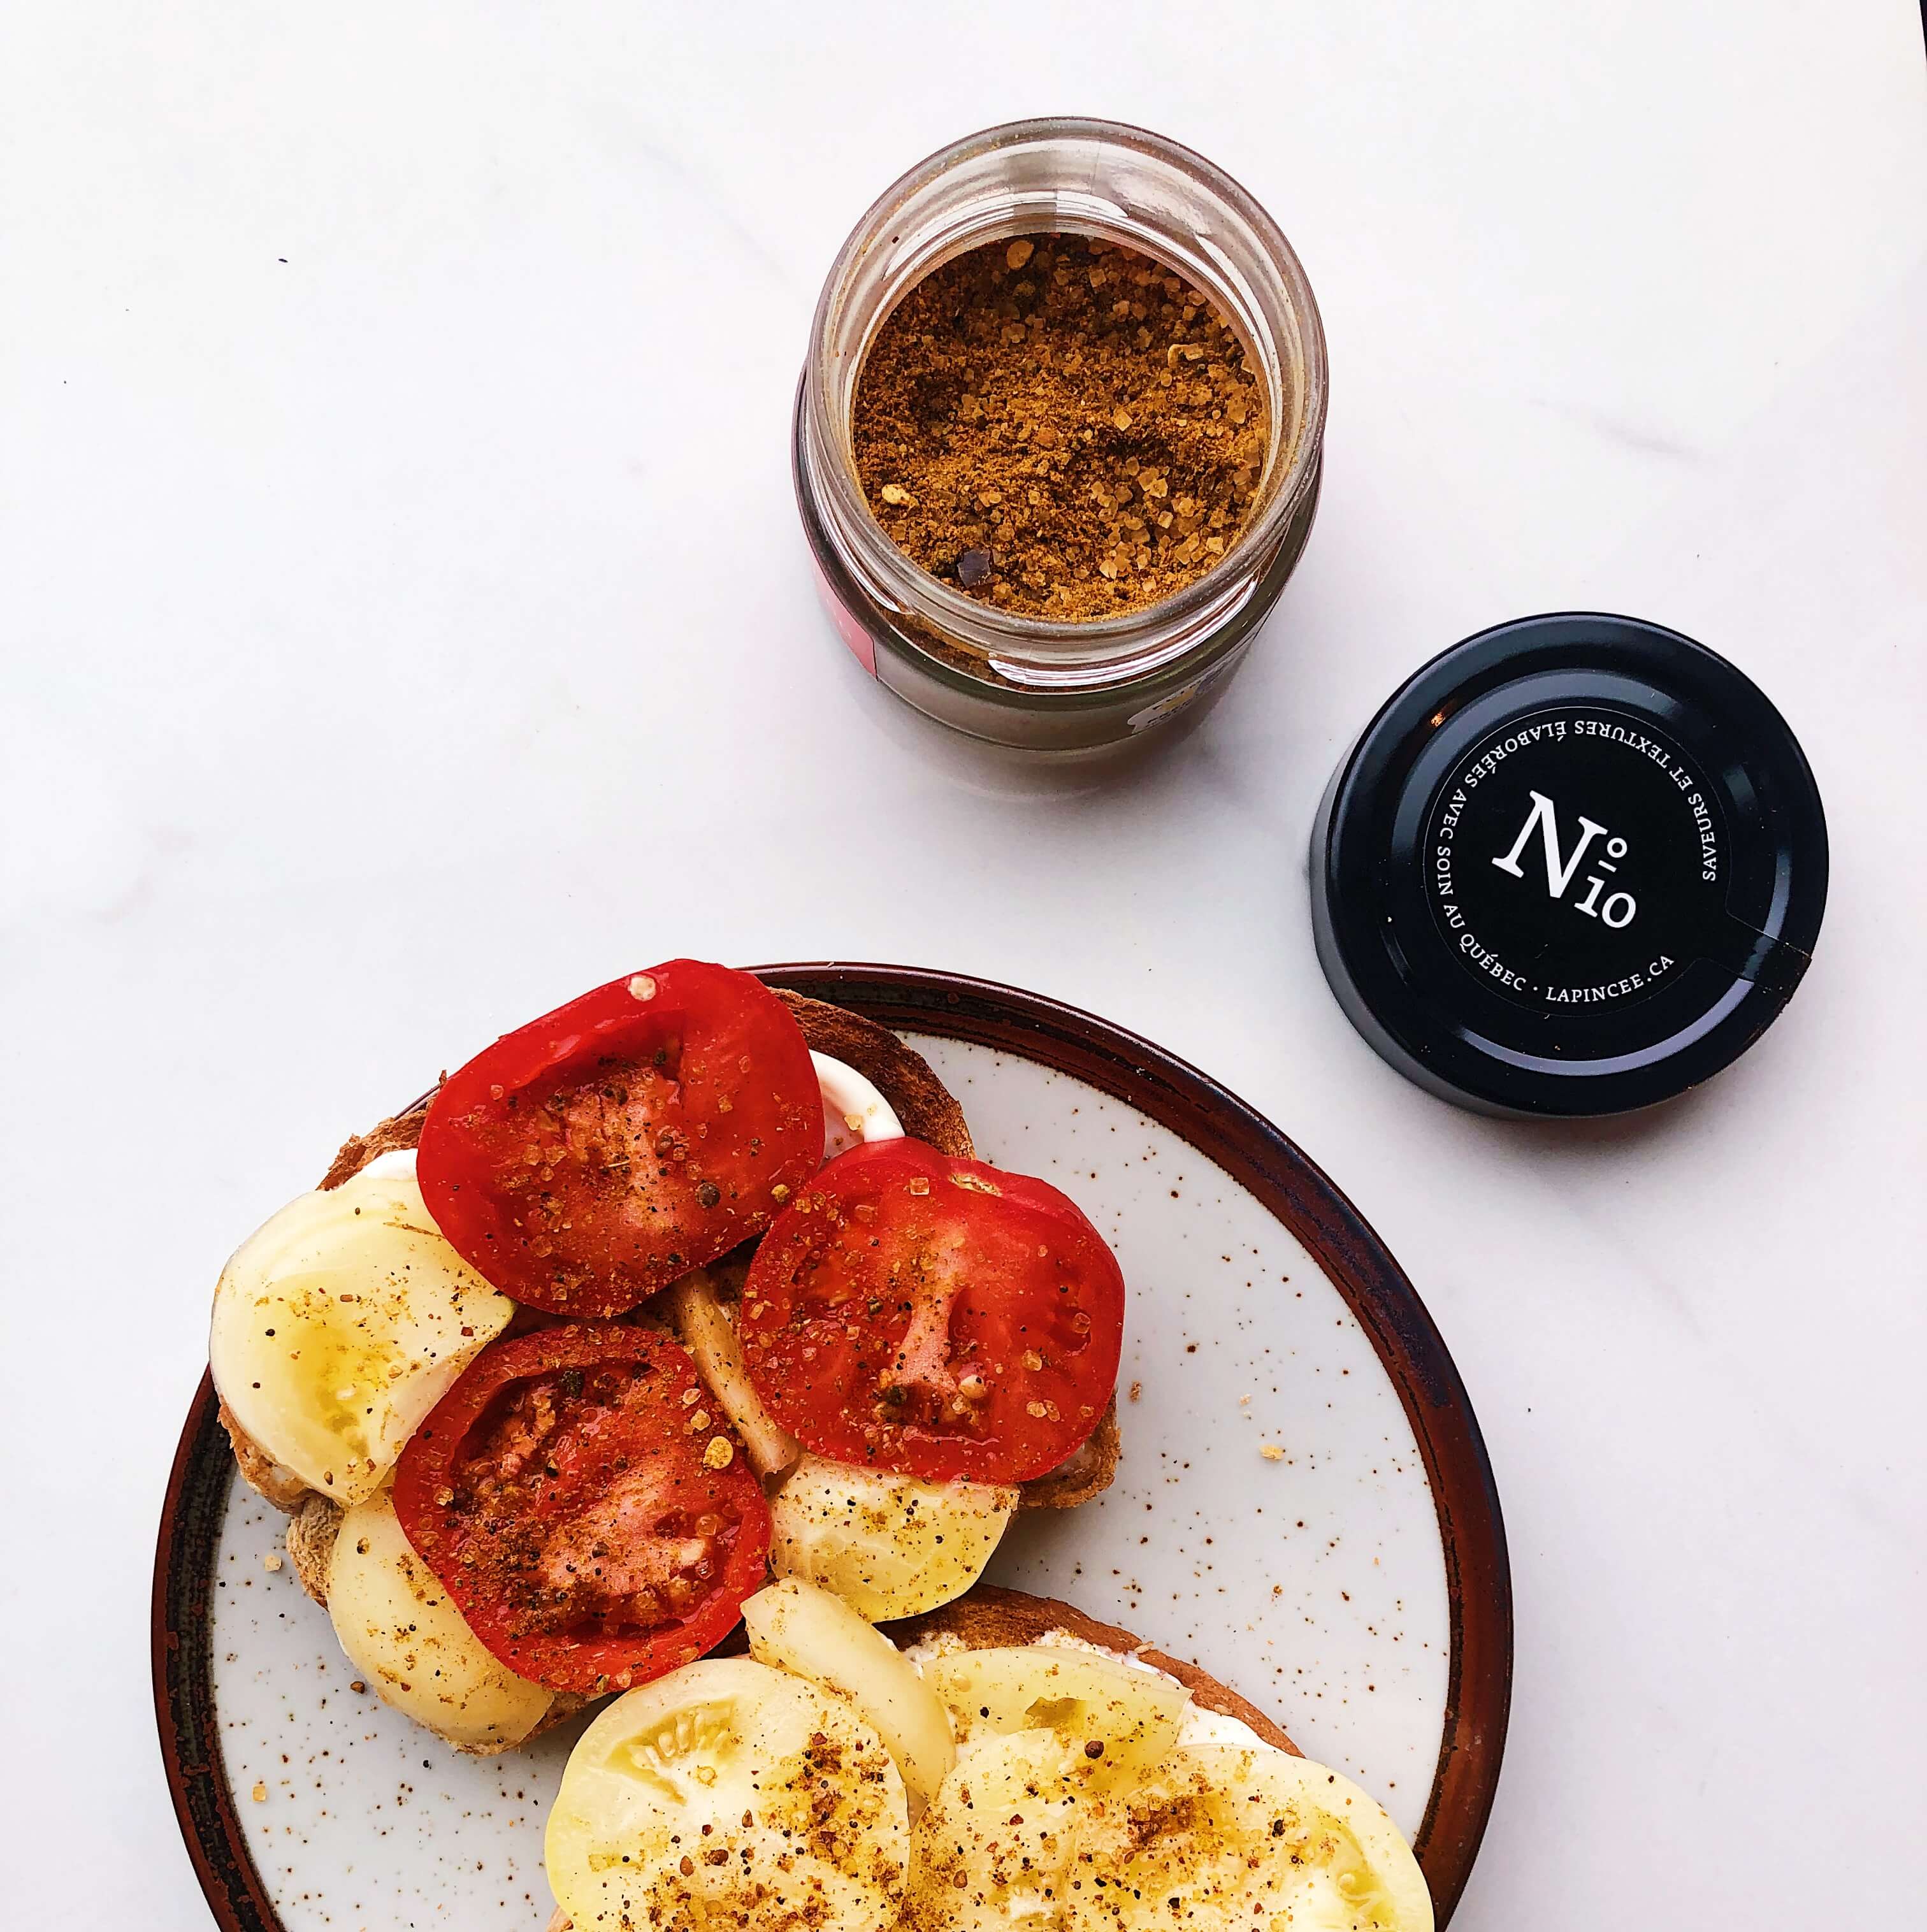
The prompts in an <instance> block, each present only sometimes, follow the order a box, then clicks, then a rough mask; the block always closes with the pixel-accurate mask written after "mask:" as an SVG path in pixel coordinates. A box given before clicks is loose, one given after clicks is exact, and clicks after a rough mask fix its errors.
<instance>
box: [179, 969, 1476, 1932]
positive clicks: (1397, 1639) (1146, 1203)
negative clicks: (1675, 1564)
mask: <svg viewBox="0 0 1927 1932" xmlns="http://www.w3.org/2000/svg"><path fill="white" fill-rule="evenodd" d="M767 977H769V978H770V979H771V980H775V981H779V982H780V983H782V984H785V985H788V986H794V988H795V989H797V991H799V992H803V993H806V994H809V995H812V997H815V998H823V999H830V1000H833V1001H836V1002H837V1003H839V1004H842V1005H845V1006H848V1007H854V1008H856V1009H857V1010H860V1011H863V1012H865V1013H869V1014H870V1015H871V1016H872V1017H874V1018H876V1019H880V1020H881V1021H883V1022H884V1023H886V1024H887V1025H893V1026H895V1027H896V1028H899V1030H900V1031H902V1032H903V1033H904V1034H905V1036H906V1037H908V1039H909V1040H910V1041H911V1044H912V1045H913V1046H915V1047H916V1048H917V1049H918V1050H919V1051H920V1052H922V1053H923V1054H924V1055H926V1057H927V1058H929V1060H930V1061H932V1064H934V1065H935V1067H936V1069H937V1070H938V1073H940V1074H941V1076H942V1077H943V1079H944V1081H945V1082H946V1083H947V1085H949V1087H950V1089H951V1091H953V1093H954V1094H956V1096H957V1097H958V1098H959V1100H961V1101H962V1103H963V1108H964V1111H965V1115H967V1116H968V1119H969V1121H970V1124H971V1132H972V1133H973V1135H974V1137H975V1139H976V1140H977V1147H978V1150H979V1151H980V1154H982V1155H983V1157H985V1158H986V1159H987V1160H991V1161H993V1162H995V1163H999V1164H1000V1165H1002V1166H1008V1167H1011V1168H1014V1169H1019V1170H1020V1171H1022V1172H1026V1173H1031V1174H1037V1175H1043V1177H1045V1178H1046V1179H1049V1180H1050V1181H1053V1182H1055V1184H1057V1185H1058V1186H1059V1187H1062V1188H1064V1190H1065V1191H1066V1192H1067V1193H1070V1194H1071V1195H1073V1196H1075V1198H1076V1199H1077V1200H1078V1201H1079V1203H1080V1204H1081V1205H1082V1206H1083V1207H1084V1208H1085V1211H1087V1212H1088V1214H1090V1215H1091V1217H1092V1218H1093V1220H1095V1221H1096V1222H1097V1224H1098V1226H1100V1228H1101V1229H1103V1232H1104V1233H1105V1234H1106V1236H1107V1237H1108V1238H1109V1240H1110V1241H1111V1242H1112V1244H1113V1246H1114V1247H1115V1248H1116V1250H1117V1251H1118V1256H1119V1259H1121V1262H1122V1263H1123V1265H1124V1275H1125V1279H1126V1280H1127V1282H1128V1283H1129V1284H1130V1306H1129V1310H1128V1313H1127V1320H1126V1330H1125V1341H1124V1368H1123V1371H1122V1378H1121V1379H1122V1385H1123V1389H1124V1400H1123V1401H1122V1402H1121V1406H1120V1418H1121V1423H1122V1427H1123V1431H1124V1460H1123V1463H1122V1464H1121V1467H1120V1469H1119V1470H1118V1480H1117V1481H1116V1483H1115V1484H1114V1485H1113V1487H1112V1488H1111V1489H1110V1490H1109V1491H1108V1492H1107V1493H1106V1494H1105V1495H1104V1496H1102V1497H1100V1498H1099V1499H1097V1501H1096V1502H1094V1503H1092V1504H1090V1505H1086V1506H1085V1507H1084V1508H1081V1509H1079V1510H1076V1511H1071V1512H1069V1513H1067V1514H1057V1513H1055V1512H1052V1511H1038V1512H1036V1513H1034V1514H1031V1515H1029V1516H1026V1517H1023V1518H1022V1519H1020V1520H1019V1523H1018V1525H1017V1526H1016V1528H1015V1529H1013V1532H1011V1534H1010V1535H1009V1536H1008V1537H1007V1538H1006V1540H1005V1542H1004V1547H1002V1549H1001V1550H999V1552H998V1556H997V1559H996V1560H995V1563H994V1564H993V1565H992V1568H991V1571H990V1574H991V1576H992V1578H993V1580H996V1581H998V1582H1000V1583H1010V1584H1014V1585H1016V1586H1019V1587H1021V1588H1023V1589H1030V1590H1034V1591H1037V1592H1040V1593H1043V1594H1046V1595H1054V1596H1058V1597H1062V1598H1067V1599H1068V1600H1070V1601H1072V1602H1073V1603H1075V1604H1077V1605H1078V1606H1079V1607H1080V1608H1081V1609H1082V1610H1086V1611H1088V1612H1089V1613H1091V1614H1092V1615H1094V1616H1097V1617H1100V1618H1102V1619H1105V1620H1106V1621H1107V1622H1116V1623H1121V1624H1123V1625H1125V1626H1127V1628H1130V1629H1132V1630H1134V1631H1136V1632H1137V1633H1138V1634H1139V1635H1140V1636H1142V1637H1145V1638H1147V1639H1148V1640H1151V1641H1153V1642H1154V1643H1157V1645H1158V1646H1160V1647H1161V1648H1163V1649H1166V1650H1169V1651H1171V1652H1175V1653H1176V1654H1178V1655H1183V1656H1190V1657H1192V1658H1196V1661H1198V1662H1199V1663H1200V1664H1202V1665H1203V1666H1204V1667H1205V1668H1206V1669H1207V1670H1210V1671H1211V1672H1212V1673H1214V1675H1216V1676H1218V1677H1220V1678H1221V1679H1223V1680H1224V1681H1225V1682H1226V1683H1228V1684H1229V1685H1232V1686H1233V1687H1234V1688H1236V1689H1237V1690H1238V1691H1241V1692H1243V1693H1244V1694H1245V1695H1246V1696H1247V1697H1250V1698H1251V1699H1252V1700H1253V1701H1254V1702H1256V1703H1259V1704H1260V1705H1262V1706H1265V1708H1267V1709H1269V1710H1270V1711H1271V1712H1272V1713H1273V1715H1275V1716H1276V1717H1277V1718H1278V1720H1279V1721H1280V1723H1282V1724H1283V1725H1284V1726H1285V1727H1286V1730H1289V1732H1290V1733H1291V1734H1292V1738H1293V1739H1294V1740H1295V1742H1297V1743H1298V1745H1300V1746H1301V1748H1303V1749H1304V1751H1306V1752H1307V1754H1308V1755H1310V1756H1311V1757H1315V1758H1317V1759H1319V1760H1323V1761H1325V1762H1326V1763H1331V1764H1333V1765H1336V1766H1340V1767H1341V1768H1343V1769H1345V1770H1346V1771H1348V1772H1350V1773H1351V1774H1352V1775H1353V1776H1354V1777H1355V1778H1358V1780H1359V1781H1360V1782H1361V1783H1362V1784H1364V1785H1365V1786H1367V1788H1369V1789H1370V1790H1372V1791H1373V1792H1374V1793H1376V1794H1377V1795H1378V1796H1380V1797H1381V1798H1382V1799H1383V1800H1384V1802H1385V1804H1386V1805H1388V1807H1389V1808H1390V1809H1391V1812H1392V1814H1393V1816H1394V1817H1395V1818H1396V1819H1397V1820H1398V1822H1399V1823H1400V1825H1401V1826H1403V1828H1404V1829H1405V1830H1406V1832H1408V1833H1409V1834H1411V1835H1412V1836H1413V1838H1414V1840H1415V1843H1416V1846H1417V1848H1418V1854H1419V1858H1420V1861H1421V1864H1423V1866H1424V1868H1425V1871H1426V1875H1427V1878H1428V1879H1429V1880H1430V1882H1431V1885H1432V1888H1433V1894H1434V1896H1435V1897H1436V1900H1437V1901H1438V1903H1439V1908H1440V1918H1441V1922H1443V1921H1444V1919H1445V1918H1446V1917H1447V1916H1448V1915H1449V1912H1450V1910H1451V1906H1452V1905H1453V1904H1454V1903H1456V1901H1457V1897H1458V1895H1459V1893H1460V1890H1461V1889H1462V1888H1463V1885H1464V1882H1465V1879H1466V1874H1467V1873H1468V1872H1469V1870H1470V1868H1471V1864H1472V1857H1473V1855H1474V1853H1475V1852H1476V1850H1477V1848H1478V1839H1479V1836H1480V1834H1481V1832H1482V1831H1483V1829H1484V1823H1485V1818H1486V1814H1487V1811H1488V1810H1489V1808H1490V1803H1491V1799H1492V1793H1493V1786H1494V1784H1496V1780H1497V1777H1498V1772H1499V1757H1500V1754H1501V1752H1502V1748H1503V1745H1504V1739H1505V1721H1506V1712H1507V1704H1508V1697H1509V1691H1510V1683H1511V1598H1510V1586H1509V1580H1508V1572H1507V1568H1506V1562H1505V1539H1504V1532H1503V1530H1502V1526H1501V1524H1500V1521H1499V1506H1498V1502H1497V1499H1496V1495H1495V1494H1494V1493H1493V1486H1492V1481H1491V1475H1490V1469H1489V1468H1488V1466H1487V1463H1486V1460H1485V1455H1484V1447H1483V1445H1482V1444H1481V1441H1480V1439H1479V1436H1478V1426H1477V1424H1476V1423H1475V1421H1474V1420H1473V1418H1472V1413H1471V1411H1470V1409H1469V1407H1468V1406H1467V1404H1466V1399H1465V1394H1464V1391H1463V1388H1462V1387H1461V1385H1460V1382H1459V1380H1458V1377H1457V1374H1456V1373H1455V1372H1454V1370H1453V1367H1452V1365H1451V1359H1450V1358H1449V1357H1448V1355H1446V1353H1445V1348H1444V1346H1443V1344H1442V1343H1441V1342H1440V1341H1439V1337H1438V1334H1437V1332H1436V1330H1435V1329H1434V1328H1433V1326H1432V1324H1431V1322H1430V1319H1429V1317H1428V1316H1427V1315H1426V1313H1425V1311H1424V1307H1422V1305H1421V1304H1420V1302H1419V1301H1418V1298H1417V1296H1416V1295H1415V1293H1414V1292H1413V1291H1412V1287H1411V1286H1410V1284H1409V1283H1408V1282H1407V1281H1406V1279H1405V1277H1403V1274H1401V1273H1400V1271H1399V1270H1398V1268H1397V1265H1395V1264H1394V1262H1392V1260H1391V1257H1390V1256H1388V1255H1387V1254H1386V1253H1385V1250H1383V1248H1382V1247H1381V1246H1380V1245H1379V1243H1378V1241H1376V1238H1375V1237H1374V1236H1373V1235H1372V1233H1371V1232H1370V1229H1368V1228H1367V1227H1366V1226H1365V1225H1364V1223H1363V1222H1362V1221H1361V1220H1360V1219H1359V1218H1358V1215H1357V1214H1356V1213H1355V1211H1353V1210H1352V1208H1351V1207H1350V1205H1349V1203H1347V1202H1346V1201H1345V1200H1344V1199H1343V1197H1342V1196H1340V1195H1339V1194H1338V1193H1337V1191H1336V1190H1334V1188H1333V1187H1331V1184H1330V1183H1329V1182H1328V1181H1326V1180H1325V1178H1324V1176H1323V1175H1321V1174H1319V1172H1318V1171H1317V1169H1316V1168H1314V1167H1313V1166H1311V1165H1310V1163H1309V1162H1308V1161H1307V1160H1305V1159H1304V1156H1303V1155H1302V1154H1300V1153H1299V1152H1298V1150H1297V1149H1296V1148H1295V1147H1294V1146H1293V1145H1292V1144H1291V1143H1290V1142H1289V1141H1288V1140H1286V1139H1285V1137H1284V1136H1283V1135H1281V1134H1280V1133H1278V1131H1277V1130H1276V1129H1275V1128H1274V1127H1271V1126H1270V1125H1269V1124H1268V1123H1267V1122H1265V1121H1263V1120H1262V1119H1260V1118H1259V1117H1258V1116H1257V1115H1254V1114H1253V1113H1252V1112H1250V1109H1247V1108H1246V1107H1244V1106H1243V1105H1242V1103H1240V1102H1238V1101H1237V1100H1235V1099H1233V1098H1232V1097H1231V1096H1230V1095H1229V1094H1226V1093H1225V1092H1224V1091H1223V1089H1221V1088H1218V1087H1217V1086H1215V1085H1213V1084H1212V1083H1211V1082H1210V1081H1208V1080H1207V1079H1205V1078H1204V1077H1203V1076H1201V1075H1199V1074H1198V1073H1196V1072H1194V1071H1193V1070H1191V1069H1190V1068H1188V1067H1184V1065H1183V1064H1181V1063H1180V1062H1178V1061H1174V1060H1172V1058H1170V1057H1169V1055H1165V1054H1163V1053H1162V1052H1159V1051H1158V1050H1157V1049H1155V1048H1154V1047H1151V1046H1149V1045H1148V1043H1145V1042H1144V1041H1142V1040H1137V1039H1135V1038H1134V1037H1132V1036H1130V1035H1129V1034H1124V1033H1121V1032H1120V1031H1118V1030H1117V1029H1115V1028H1112V1027H1109V1026H1108V1025H1105V1024H1104V1023H1103V1022H1100V1021H1098V1020H1095V1019H1091V1018H1090V1017H1089V1016H1087V1015H1085V1014H1082V1013H1076V1012H1073V1011H1072V1010H1070V1009H1068V1008H1066V1007H1060V1006H1057V1005H1055V1004H1052V1003H1051V1002H1049V1001H1043V1000H1040V999H1038V998H1036V997H1035V996H1034V995H1028V994H1024V993H1019V992H1014V991H1013V990H1012V989H1007V988H1004V987H998V986H989V985H986V984H985V983H983V982H980V981H973V980H960V979H957V978H955V977H951V976H949V975H944V974H931V973H923V972H917V971H911V970H909V969H905V968H885V967H797V968H780V969H772V970H771V971H770V972H769V974H767ZM283 1529H284V1518H282V1517H281V1516H280V1515H279V1514H278V1513H277V1512H275V1511H273V1510H272V1509H270V1508H268V1507H267V1506H266V1505H265V1504H263V1503H262V1502H260V1501H259V1499H257V1498H256V1497H255V1496H254V1495H253V1493H251V1491H249V1490H248V1489H247V1488H246V1487H245V1486H244V1485H243V1484H242V1483H241V1482H240V1481H239V1478H238V1477H237V1476H236V1475H235V1474H234V1472H233V1463H232V1460H231V1459H230V1457H229V1456H228V1454H227V1445H226V1439H225V1438H224V1436H222V1435H221V1431H220V1429H219V1427H218V1424H217V1422H216V1421H215V1404H214V1401H213V1397H212V1391H211V1389H209V1388H208V1387H207V1386H206V1385H203V1389H202V1391H201V1394H200V1398H199V1400H197V1403H196V1405H195V1408H194V1413H193V1414H192V1415H191V1416H190V1418H189V1420H188V1427H187V1430H186V1432H185V1434H184V1436H183V1437H182V1445H181V1450H180V1454H179V1457H177V1460H176V1468H175V1471H174V1478H173V1482H172V1484H170V1489H169V1493H168V1501H167V1511H166V1514H165V1517H164V1521H163V1523H162V1526H161V1547H160V1550H159V1555H158V1562H157V1565H156V1571H155V1698H156V1704H157V1709H158V1715H159V1718H160V1723H161V1739H162V1745H163V1748H164V1753H165V1755H166V1757H167V1764H168V1770H169V1775H170V1780H171V1781H172V1783H173V1787H174V1792H175V1799H176V1808H177V1810H178V1811H179V1814H180V1817H181V1822H182V1830H183V1832H184V1833H185V1835H186V1837H187V1840H188V1849H189V1850H190V1852H191V1853H192V1855H193V1856H194V1862H195V1865H196V1868H197V1870H198V1872H199V1873H200V1876H201V1879H202V1882H203V1886H204V1887H205V1888H206V1891H207V1894H208V1899H209V1904H210V1905H211V1906H212V1909H213V1912H214V1915H215V1919H216V1921H218V1923H219V1924H221V1926H222V1927H224V1928H227V1932H237V1928H239V1932H269V1928H275V1927H278V1928H282V1932H318V1928H321V1927H353V1928H366V1932H388V1928H391V1927H392V1928H401V1927H462V1928H464V1932H470V1928H474V1929H475V1932H479V1928H484V1927H503V1928H505V1929H506V1928H512V1932H539V1928H540V1927H542V1925H544V1924H545V1922H546V1921H547V1919H548V1916H549V1914H550V1912H551V1909H552V1901H551V1898H550V1895H549V1892H548V1885H547V1883H546V1882H545V1879H544V1877H543V1874H542V1830H543V1825H544V1821H545V1817H546V1815H547V1811H548V1802H549V1800H550V1799H551V1796H553V1794H554V1790H555V1788H556V1785H557V1781H558V1779H559V1778H560V1775H561V1771H562V1767H563V1763H564V1762H565V1760H566V1758H567V1757H568V1754H569V1748H570V1746H571V1745H572V1743H573V1742H574V1740H575V1736H576V1734H577V1733H578V1731H579V1730H580V1729H581V1724H580V1723H578V1724H576V1725H575V1726H572V1727H566V1728H565V1729H563V1730H560V1731H559V1732H556V1733H551V1735H550V1736H548V1737H546V1738H545V1739H542V1740H541V1741H540V1742H539V1743H538V1744H536V1745H535V1746H534V1747H533V1748H531V1749H530V1750H528V1751H521V1752H514V1753H511V1754H508V1755H507V1756H506V1757H498V1758H487V1759H478V1758H470V1757H461V1756H458V1755H457V1754H454V1753H452V1752H451V1751H449V1750H448V1749H447V1748H446V1747H444V1746H443V1745H441V1744H440V1742H438V1741H437V1740H436V1739H434V1738H433V1737H431V1736H429V1735H428V1733H425V1732H424V1731H422V1730H419V1729H417V1728H416V1727H415V1726H414V1725H413V1724H410V1723H409V1722H408V1721H407V1720H406V1719H404V1718H402V1717H401V1715H399V1714H398V1713H397V1712H394V1711H392V1710H391V1709H389V1708H388V1707H387V1706H386V1705H384V1704H382V1703H380V1702H379V1701H378V1700H377V1699H376V1698H374V1697H373V1696H372V1695H370V1694H365V1693H364V1694H357V1693H356V1691H354V1690H353V1688H352V1681H353V1676H354V1673H353V1670H352V1669H351V1668H350V1666H349V1665H348V1664H347V1661H346V1660H345V1659H344V1658H343V1656H342V1655H341V1652H340V1650H339V1649H338V1647H337V1646H336V1644H335V1639H334V1634H333V1631H332V1629H331V1628H330V1627H329V1622H328V1618H327V1616H326V1613H325V1612H324V1611H323V1610H320V1609H318V1608H317V1607H316V1606H315V1605H314V1604H311V1602H310V1601H308V1598H306V1597H305V1595H302V1591H301V1588H300V1586H299V1584H298V1583H296V1580H295V1577H294V1574H293V1570H292V1569H291V1568H289V1567H288V1566H287V1565H286V1564H284V1562H282V1560H281V1554H280V1552H281V1533H282V1531H283Z"/></svg>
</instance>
